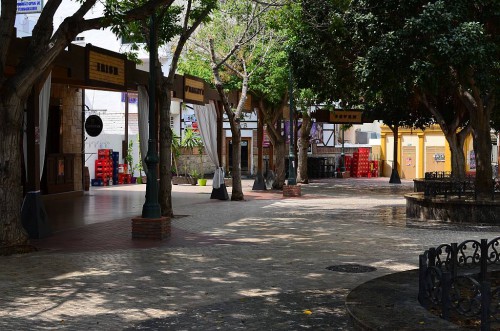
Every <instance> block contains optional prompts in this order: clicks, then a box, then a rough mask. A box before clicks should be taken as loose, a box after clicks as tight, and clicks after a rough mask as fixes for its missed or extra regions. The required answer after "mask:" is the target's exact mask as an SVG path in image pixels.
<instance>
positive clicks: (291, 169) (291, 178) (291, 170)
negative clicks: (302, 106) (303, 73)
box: [288, 69, 297, 185]
mask: <svg viewBox="0 0 500 331" xmlns="http://www.w3.org/2000/svg"><path fill="white" fill-rule="evenodd" d="M289 84H290V86H289V94H290V125H289V128H290V129H289V130H290V144H289V145H290V153H289V155H288V185H297V179H296V176H295V139H294V135H293V134H294V130H293V122H294V121H293V118H294V116H295V115H294V109H293V107H294V104H293V77H292V70H291V69H290V76H289Z"/></svg>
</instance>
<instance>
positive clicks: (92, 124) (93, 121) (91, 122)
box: [85, 115, 103, 137]
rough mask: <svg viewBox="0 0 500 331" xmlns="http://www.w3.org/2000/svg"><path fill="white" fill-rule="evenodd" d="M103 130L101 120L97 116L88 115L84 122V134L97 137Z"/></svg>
mask: <svg viewBox="0 0 500 331" xmlns="http://www.w3.org/2000/svg"><path fill="white" fill-rule="evenodd" d="M102 128H103V123H102V120H101V118H100V117H99V116H97V115H90V116H89V117H87V119H86V120H85V132H87V134H88V135H89V136H91V137H97V136H98V135H100V134H101V132H102Z"/></svg>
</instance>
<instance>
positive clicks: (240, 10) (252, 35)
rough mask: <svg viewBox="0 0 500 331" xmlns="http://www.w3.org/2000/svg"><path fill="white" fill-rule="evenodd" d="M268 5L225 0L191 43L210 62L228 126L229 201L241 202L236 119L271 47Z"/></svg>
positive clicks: (238, 135) (242, 196) (238, 137)
mask: <svg viewBox="0 0 500 331" xmlns="http://www.w3.org/2000/svg"><path fill="white" fill-rule="evenodd" d="M270 6H271V5H270V4H260V3H258V2H254V1H250V0H230V1H225V2H224V3H223V4H221V7H220V11H218V12H216V13H214V15H213V16H212V21H211V22H210V24H207V25H206V26H204V28H203V29H202V30H201V31H200V33H198V35H197V36H196V39H194V41H193V42H194V44H195V45H196V46H197V51H198V52H200V53H199V54H200V55H202V56H204V58H203V60H204V61H205V63H210V68H211V71H212V79H213V82H214V85H215V88H216V90H217V92H218V94H219V97H220V99H221V100H222V106H223V109H224V112H225V114H226V115H227V117H228V119H229V123H230V126H231V135H232V138H231V139H232V142H233V144H232V156H233V157H232V162H233V164H232V177H233V186H232V194H231V200H243V199H244V195H243V189H242V186H241V147H240V145H241V126H240V119H241V117H242V113H243V110H244V106H245V101H246V98H247V94H248V91H249V81H250V78H251V77H252V75H253V74H254V73H255V70H256V69H257V68H258V67H259V66H260V65H261V64H262V63H263V62H264V60H265V58H266V54H267V52H268V50H269V48H270V47H271V45H272V44H273V35H272V34H270V33H268V32H269V31H268V30H266V25H265V22H264V20H263V18H264V15H265V14H266V12H267V11H268V10H269V8H270ZM259 55H260V56H259ZM192 58H193V57H192ZM236 86H237V87H238V89H239V101H238V104H237V105H236V107H235V108H234V109H233V108H232V107H231V105H230V104H229V100H228V96H227V93H226V91H227V90H230V89H231V88H234V87H236Z"/></svg>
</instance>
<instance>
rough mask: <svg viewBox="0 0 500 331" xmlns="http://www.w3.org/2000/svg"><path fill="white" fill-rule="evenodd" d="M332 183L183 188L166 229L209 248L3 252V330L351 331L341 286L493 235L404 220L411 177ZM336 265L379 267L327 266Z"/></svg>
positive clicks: (0, 261) (0, 305)
mask: <svg viewBox="0 0 500 331" xmlns="http://www.w3.org/2000/svg"><path fill="white" fill-rule="evenodd" d="M347 182H349V183H350V184H348V183H347ZM333 183H334V184H335V186H334V187H332V186H333V185H334V184H332V182H329V183H327V184H324V183H318V184H314V183H313V184H311V185H310V186H307V187H303V195H304V196H307V194H311V195H312V194H314V195H315V196H316V198H314V199H274V200H265V199H260V200H259V199H255V200H249V201H243V202H231V201H218V200H216V201H214V200H209V199H208V195H206V194H203V195H200V194H198V195H196V194H197V193H192V195H189V194H188V193H186V192H184V193H182V194H185V195H182V194H181V195H180V196H184V197H192V199H191V200H190V202H187V201H186V200H182V202H179V203H178V204H177V208H176V213H178V214H181V215H187V216H186V217H182V218H174V219H173V220H172V226H173V227H177V228H180V229H183V230H186V231H190V232H194V233H199V234H203V235H205V236H213V237H217V238H221V239H223V241H216V242H215V244H214V245H212V246H190V245H186V246H185V247H161V248H152V249H136V250H131V249H130V250H116V251H109V252H86V253H60V252H47V251H45V252H44V251H42V252H38V253H33V254H26V255H16V256H10V257H2V258H0V270H1V272H0V293H1V295H0V330H47V329H57V330H121V329H128V330H134V329H145V330H158V329H165V330H240V329H242V330H245V329H246V330H263V329H269V330H301V329H311V330H324V329H329V330H349V329H350V328H351V326H350V324H349V322H348V318H347V316H346V312H345V308H344V300H345V297H346V295H347V293H348V292H349V290H350V289H352V288H354V287H356V286H357V285H359V284H361V283H363V282H365V281H368V280H370V279H373V278H376V277H379V276H382V275H385V274H389V273H393V272H396V271H402V270H409V269H413V268H416V267H417V262H418V261H417V260H418V254H419V253H420V252H422V251H423V249H424V248H425V247H428V246H431V245H434V246H435V245H436V243H440V242H450V241H457V242H461V241H462V240H464V239H466V238H476V239H479V238H482V237H493V236H498V229H497V228H487V229H485V230H484V231H483V232H477V231H468V229H465V230H464V229H460V231H458V229H448V228H444V229H440V230H439V231H438V230H436V229H435V228H430V229H427V228H420V227H409V226H407V222H408V220H406V218H405V217H404V203H405V202H404V199H403V198H402V195H401V194H402V192H404V191H405V190H406V191H409V190H411V186H410V185H409V184H407V185H406V186H404V185H403V186H402V187H401V188H399V189H394V188H392V187H385V186H384V185H383V182H382V181H380V180H379V181H373V182H371V183H370V184H363V183H364V182H363V181H362V180H360V181H356V180H352V181H351V180H349V181H345V182H342V180H338V181H334V182H333ZM356 184H358V185H361V184H363V185H364V186H363V185H362V186H359V187H356ZM375 184H377V185H375ZM183 189H184V188H183ZM198 193H199V192H198ZM174 204H175V200H174ZM343 263H357V264H362V265H369V266H373V267H376V268H377V271H375V272H370V273H358V274H347V273H342V272H333V271H329V270H327V269H326V267H328V266H331V265H336V264H343Z"/></svg>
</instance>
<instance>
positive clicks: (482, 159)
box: [473, 119, 493, 198]
mask: <svg viewBox="0 0 500 331" xmlns="http://www.w3.org/2000/svg"><path fill="white" fill-rule="evenodd" d="M473 136H474V152H475V156H476V183H475V186H476V195H477V196H478V197H481V198H491V195H492V193H493V169H492V167H491V136H490V125H489V121H487V120H485V119H480V120H478V121H477V123H475V125H474V130H473Z"/></svg>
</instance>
